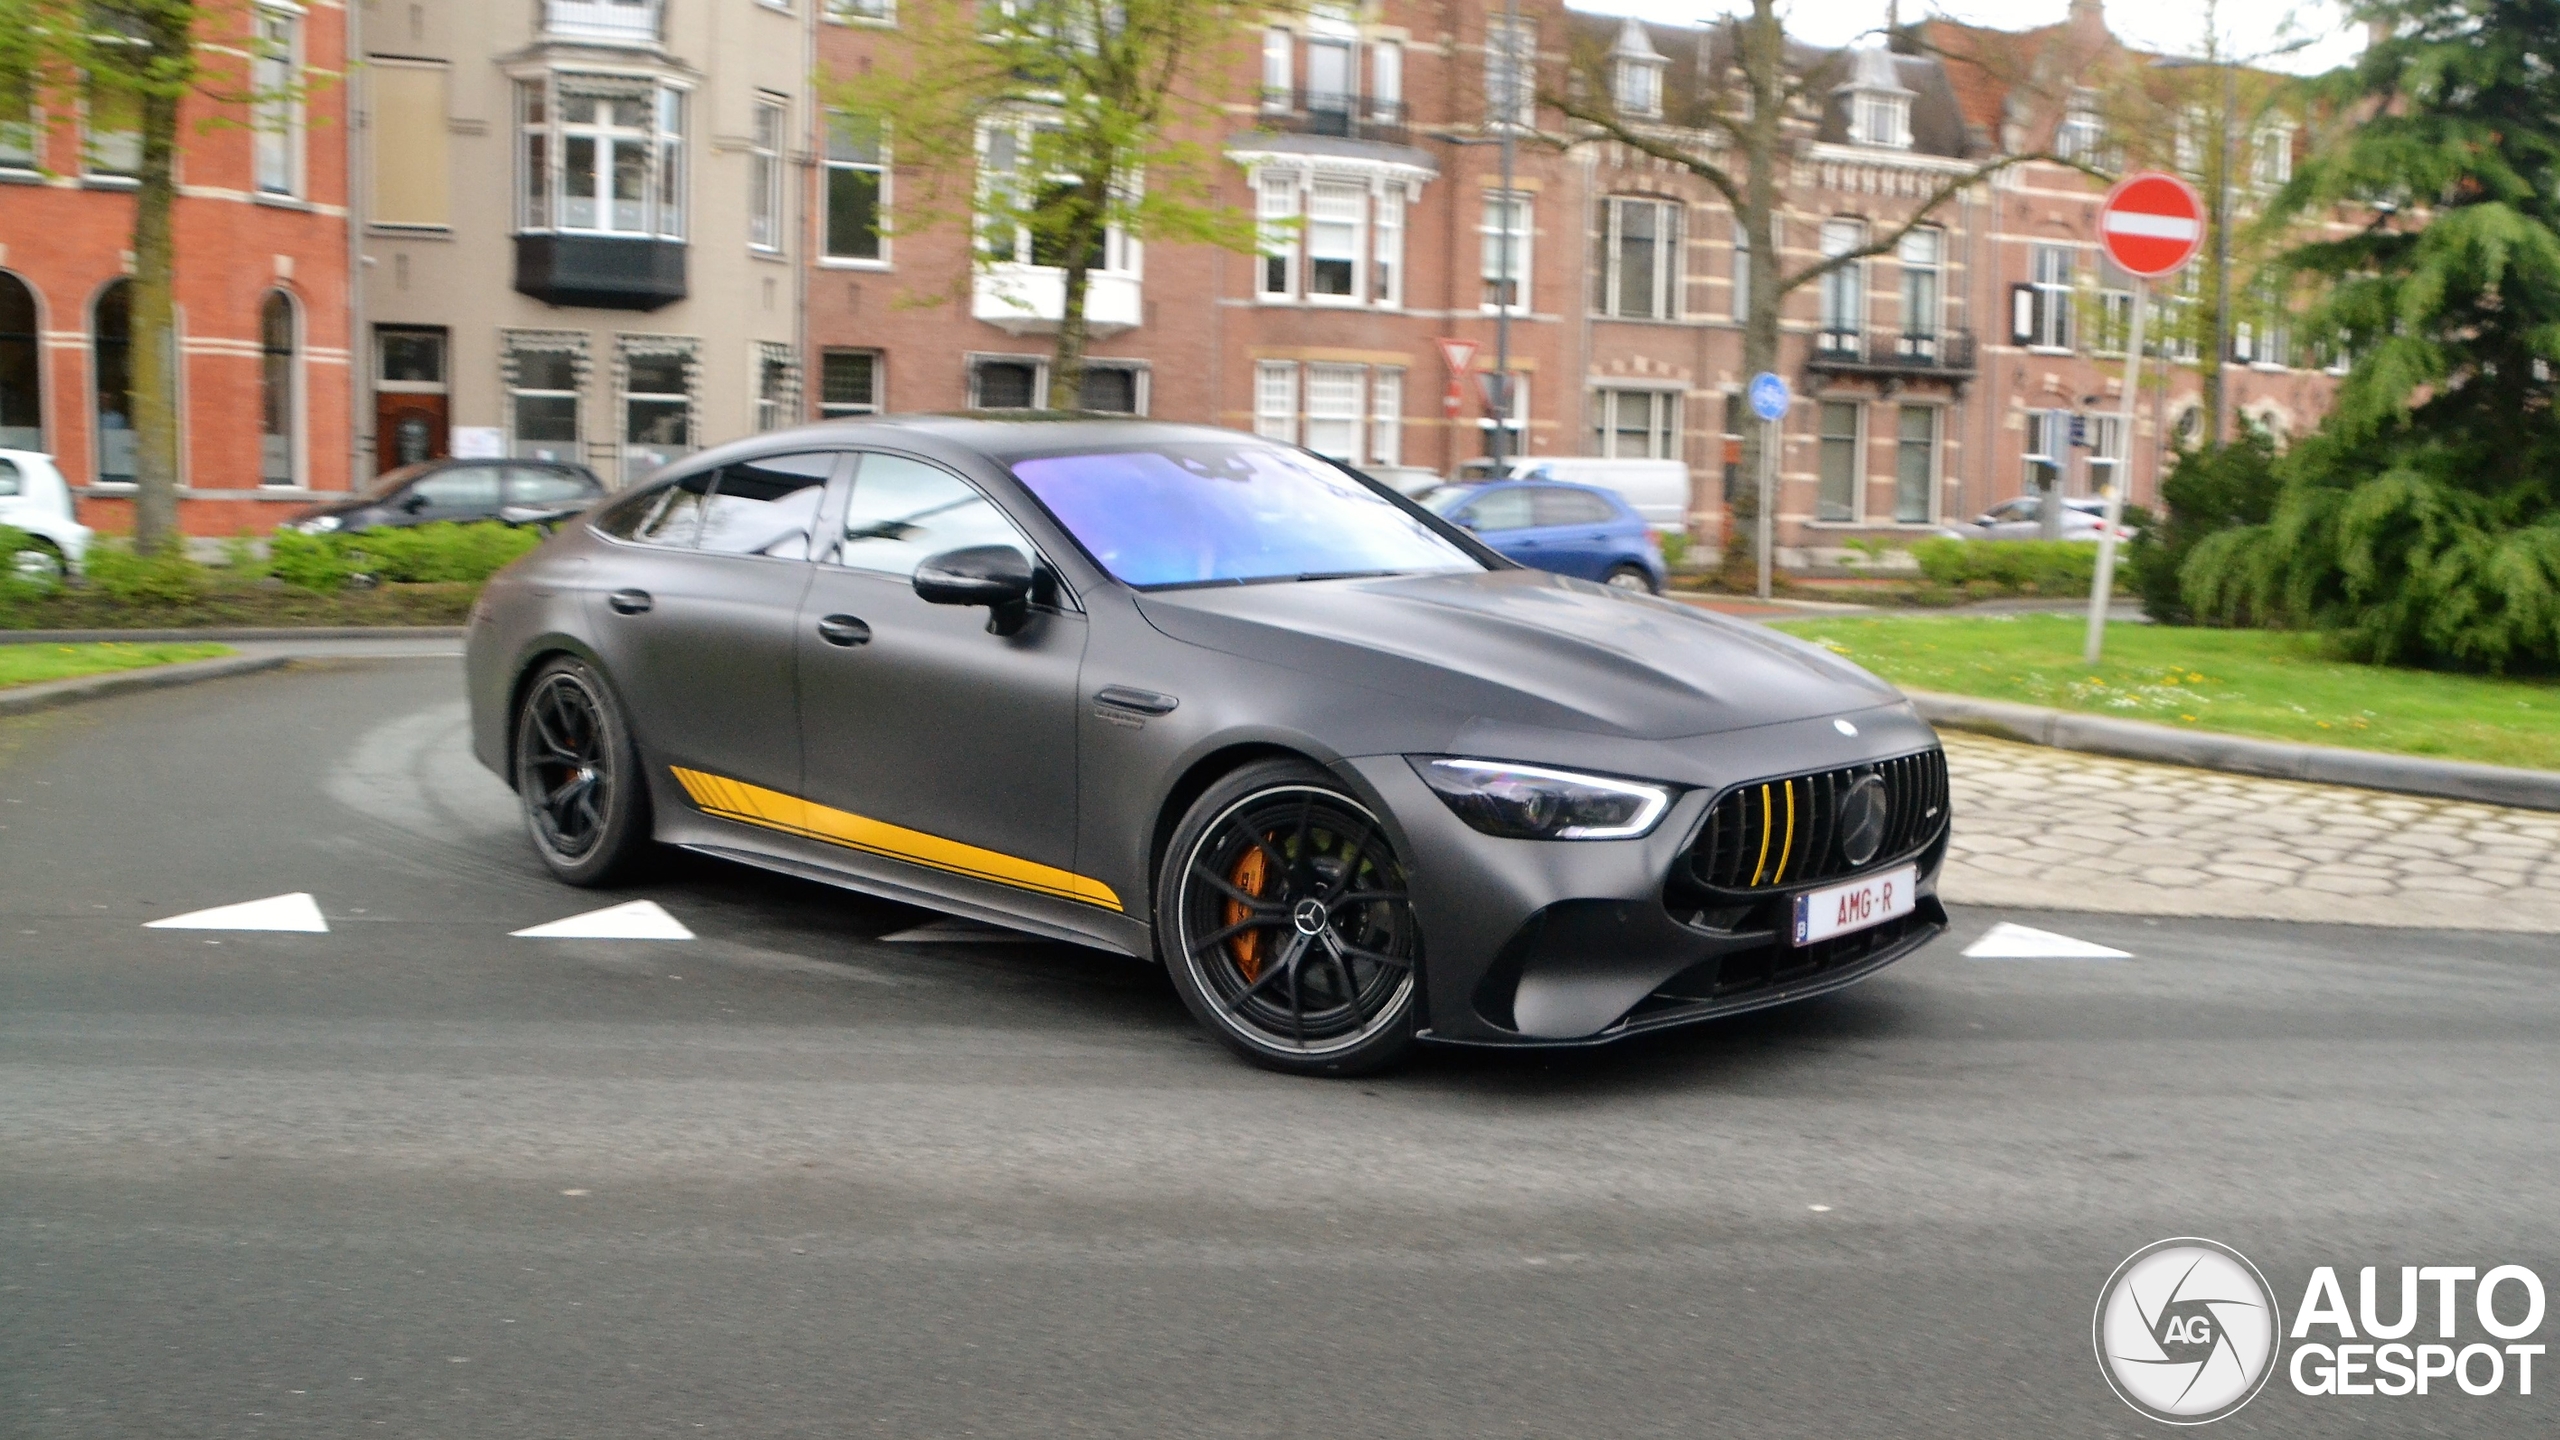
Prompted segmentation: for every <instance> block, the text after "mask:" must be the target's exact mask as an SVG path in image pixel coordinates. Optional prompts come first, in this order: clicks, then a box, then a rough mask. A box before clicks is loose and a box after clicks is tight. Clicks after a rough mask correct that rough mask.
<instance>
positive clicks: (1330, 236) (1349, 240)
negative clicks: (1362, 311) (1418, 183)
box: [1302, 174, 1374, 305]
mask: <svg viewBox="0 0 2560 1440" xmlns="http://www.w3.org/2000/svg"><path fill="white" fill-rule="evenodd" d="M1369 201H1370V187H1369V186H1368V185H1367V184H1365V183H1363V182H1360V181H1356V180H1349V179H1334V178H1329V177H1327V176H1325V175H1322V174H1318V175H1317V176H1316V177H1315V179H1314V182H1313V183H1312V184H1310V185H1309V186H1308V187H1307V194H1306V216H1307V219H1306V225H1305V227H1304V231H1303V235H1302V241H1303V244H1304V246H1305V249H1306V254H1307V273H1306V278H1305V282H1304V283H1305V285H1306V299H1307V303H1308V304H1310V305H1362V304H1365V303H1367V301H1368V295H1367V288H1368V287H1367V285H1366V283H1365V282H1366V279H1367V277H1366V276H1365V275H1364V274H1363V273H1362V272H1363V271H1365V270H1366V269H1367V268H1368V266H1369V263H1370V262H1371V261H1372V260H1373V259H1374V257H1373V256H1372V255H1371V253H1370V250H1369V246H1368V240H1369ZM1320 247H1321V248H1323V249H1324V250H1326V251H1327V252H1328V253H1325V254H1318V253H1317V251H1318V249H1319V248H1320ZM1335 250H1338V251H1339V252H1340V253H1339V254H1334V253H1329V252H1332V251H1335ZM1327 261H1331V262H1336V263H1339V264H1341V265H1343V266H1345V267H1347V268H1348V274H1347V276H1346V277H1345V282H1344V283H1345V287H1346V288H1344V289H1343V290H1342V291H1340V292H1338V293H1337V292H1331V291H1324V290H1319V289H1317V288H1316V266H1317V265H1318V264H1320V263H1324V262H1327Z"/></svg>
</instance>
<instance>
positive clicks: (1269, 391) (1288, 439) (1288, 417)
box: [1253, 360, 1298, 445]
mask: <svg viewBox="0 0 2560 1440" xmlns="http://www.w3.org/2000/svg"><path fill="white" fill-rule="evenodd" d="M1253 433H1254V434H1256V435H1259V436H1261V437H1262V438H1264V439H1265V440H1277V441H1280V442H1281V443H1282V444H1284V445H1295V444H1296V443H1298V367H1297V365H1296V363H1295V362H1292V361H1287V360H1265V361H1262V362H1261V363H1259V364H1257V365H1255V366H1254V367H1253Z"/></svg>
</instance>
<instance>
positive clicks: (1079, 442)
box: [682, 410, 1278, 473]
mask: <svg viewBox="0 0 2560 1440" xmlns="http://www.w3.org/2000/svg"><path fill="white" fill-rule="evenodd" d="M1239 441H1242V442H1248V443H1253V444H1260V445H1272V444H1277V443H1278V442H1276V441H1272V440H1269V439H1266V438H1264V437H1262V436H1259V435H1255V434H1252V433H1250V432H1248V431H1243V430H1227V429H1222V428H1220V427H1217V426H1212V425H1182V424H1176V423H1174V422H1172V421H1168V420H1144V419H1132V418H1129V417H1125V416H1096V415H1090V414H1081V413H1077V412H1073V411H1054V410H1023V411H1004V412H993V411H976V412H969V413H964V414H940V415H937V414H919V415H865V416H861V417H859V418H853V417H848V418H845V419H839V420H821V421H819V422H818V423H816V424H814V425H798V426H794V427H792V428H791V429H788V430H771V431H766V432H764V433H762V434H759V435H753V436H750V437H748V438H746V439H743V440H733V441H730V442H729V443H728V444H726V445H721V446H718V447H715V448H713V449H710V450H705V451H702V452H701V453H699V454H697V455H692V456H688V457H686V459H685V460H684V462H682V468H683V469H684V470H685V471H686V472H688V473H690V472H692V471H694V470H696V469H698V468H700V467H701V466H702V465H704V464H706V463H707V464H724V463H727V462H729V461H733V460H743V459H749V458H752V457H754V456H758V455H779V454H785V453H788V452H789V451H791V450H793V449H797V448H803V447H806V446H809V445H827V446H837V445H844V446H862V445H886V446H891V447H897V446H901V445H903V446H906V447H908V448H922V449H928V450H930V449H939V448H950V449H958V450H964V451H973V452H975V453H977V454H980V455H984V456H986V457H987V458H988V459H991V460H994V461H997V462H999V463H1002V464H1011V463H1012V462H1013V461H1016V460H1021V459H1028V458H1030V457H1033V456H1038V455H1055V454H1058V453H1060V452H1063V451H1075V450H1109V449H1112V448H1113V447H1115V446H1141V445H1163V444H1193V445H1197V444H1202V443H1226V444H1234V443H1236V442H1239Z"/></svg>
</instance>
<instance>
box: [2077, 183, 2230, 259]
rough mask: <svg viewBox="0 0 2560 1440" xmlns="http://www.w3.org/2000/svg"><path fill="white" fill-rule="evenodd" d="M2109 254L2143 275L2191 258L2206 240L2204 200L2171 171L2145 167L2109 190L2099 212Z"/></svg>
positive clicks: (2102, 238)
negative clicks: (2169, 173)
mask: <svg viewBox="0 0 2560 1440" xmlns="http://www.w3.org/2000/svg"><path fill="white" fill-rule="evenodd" d="M2098 233H2099V238H2100V240H2101V242H2102V243H2104V244H2105V246H2106V247H2107V258H2108V259H2110V260H2113V261H2115V262H2116V264H2117V265H2119V266H2121V267H2123V268H2124V269H2125V270H2126V271H2128V272H2130V273H2132V274H2135V275H2139V276H2141V277H2142V278H2143V279H2145V280H2157V279H2159V278H2160V277H2161V276H2163V275H2167V274H2169V273H2171V272H2173V271H2175V270H2177V269H2178V268H2179V267H2180V266H2183V265H2185V264H2186V263H2187V262H2188V261H2190V260H2192V259H2194V258H2195V255H2196V248H2197V247H2198V246H2200V245H2202V244H2203V243H2204V202H2203V201H2201V200H2198V199H2197V198H2196V192H2195V191H2193V190H2191V189H2189V188H2187V182H2186V181H2184V180H2181V179H2179V178H2178V177H2177V176H2175V175H2164V174H2162V173H2160V172H2159V171H2157V170H2145V171H2142V172H2140V173H2139V174H2134V175H2127V176H2126V177H2124V178H2123V179H2122V180H2119V181H2117V182H2116V188H2114V189H2113V190H2110V191H2108V192H2107V203H2106V206H2105V208H2104V209H2102V210H2101V211H2099V214H2098Z"/></svg>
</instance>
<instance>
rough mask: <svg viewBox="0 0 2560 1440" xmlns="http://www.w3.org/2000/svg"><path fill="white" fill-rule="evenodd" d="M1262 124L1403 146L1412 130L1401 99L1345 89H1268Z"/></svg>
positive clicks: (1309, 133) (1265, 93) (1300, 132)
mask: <svg viewBox="0 0 2560 1440" xmlns="http://www.w3.org/2000/svg"><path fill="white" fill-rule="evenodd" d="M1262 124H1263V126H1264V128H1266V129H1270V130H1280V131H1286V132H1288V133H1290V134H1294V135H1329V136H1333V137H1335V138H1337V139H1343V140H1376V141H1379V142H1381V143H1384V144H1388V145H1402V144H1405V143H1406V141H1407V137H1408V134H1409V132H1408V131H1407V130H1406V127H1405V107H1404V102H1403V101H1401V100H1380V99H1377V98H1375V97H1371V96H1361V95H1354V94H1351V93H1349V92H1348V91H1342V90H1265V91H1263V92H1262Z"/></svg>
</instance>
